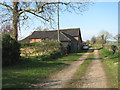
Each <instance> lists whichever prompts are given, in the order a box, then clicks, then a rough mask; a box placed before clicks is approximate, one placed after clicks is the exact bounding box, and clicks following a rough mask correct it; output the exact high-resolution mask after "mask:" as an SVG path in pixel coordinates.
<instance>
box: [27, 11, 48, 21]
mask: <svg viewBox="0 0 120 90" xmlns="http://www.w3.org/2000/svg"><path fill="white" fill-rule="evenodd" d="M26 12H29V13H31V14H33V15H35V16H37V17H40V18H42V19H43V20H45V21H48V22H49V20H48V19H45V18H43V17H42V16H39V15H37V14H35V13H33V12H31V11H26Z"/></svg>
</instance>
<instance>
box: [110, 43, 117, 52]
mask: <svg viewBox="0 0 120 90" xmlns="http://www.w3.org/2000/svg"><path fill="white" fill-rule="evenodd" d="M111 49H112V50H113V54H115V52H116V50H117V46H115V45H111Z"/></svg>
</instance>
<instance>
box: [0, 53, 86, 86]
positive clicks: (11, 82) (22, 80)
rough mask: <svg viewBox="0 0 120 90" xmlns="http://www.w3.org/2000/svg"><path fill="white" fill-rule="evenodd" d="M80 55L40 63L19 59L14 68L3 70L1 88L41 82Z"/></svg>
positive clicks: (70, 55)
mask: <svg viewBox="0 0 120 90" xmlns="http://www.w3.org/2000/svg"><path fill="white" fill-rule="evenodd" d="M85 52H86V51H82V52H81V53H72V54H69V55H66V56H64V57H61V58H58V59H54V60H47V61H41V60H38V59H39V58H36V57H29V58H25V57H22V58H21V62H19V63H17V64H15V65H14V66H9V67H4V68H3V73H2V75H3V77H2V80H3V81H2V86H3V88H24V87H28V86H30V85H31V84H35V83H37V82H40V81H43V80H45V79H47V78H49V77H50V76H51V75H53V74H54V73H56V72H58V71H60V70H62V69H63V68H65V67H67V66H69V64H70V63H71V62H73V61H75V60H77V59H78V58H80V56H82V55H83V54H84V53H85Z"/></svg>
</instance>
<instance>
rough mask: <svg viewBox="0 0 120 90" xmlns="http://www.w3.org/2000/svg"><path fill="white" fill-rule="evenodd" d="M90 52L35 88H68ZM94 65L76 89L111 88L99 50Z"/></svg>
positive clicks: (93, 61) (95, 55)
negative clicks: (67, 85) (68, 84)
mask: <svg viewBox="0 0 120 90" xmlns="http://www.w3.org/2000/svg"><path fill="white" fill-rule="evenodd" d="M88 55H89V52H88V53H86V54H84V55H83V56H82V57H81V58H80V59H79V60H77V61H75V62H73V63H72V64H71V65H70V66H69V67H68V68H65V69H63V70H62V71H60V72H58V73H57V74H56V75H54V76H52V77H51V78H50V79H49V80H47V81H44V82H40V83H38V84H35V85H34V87H35V88H66V87H65V85H66V84H67V83H68V82H69V81H70V80H71V79H72V77H73V75H74V74H75V73H76V71H77V70H78V69H79V68H80V65H81V64H82V63H83V61H84V60H85V59H86V58H87V57H88ZM91 60H92V63H91V64H90V66H89V67H88V69H87V70H86V73H85V75H84V76H83V77H82V78H81V79H80V82H79V83H83V86H81V84H79V83H77V87H76V88H109V87H108V85H107V78H106V75H105V72H104V69H103V66H102V63H101V60H100V57H99V52H98V50H94V57H93V58H92V59H91Z"/></svg>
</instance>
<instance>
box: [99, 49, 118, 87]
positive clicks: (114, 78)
mask: <svg viewBox="0 0 120 90" xmlns="http://www.w3.org/2000/svg"><path fill="white" fill-rule="evenodd" d="M100 56H101V58H102V60H103V64H104V68H105V71H106V74H107V77H108V80H109V81H108V83H109V85H110V86H111V87H112V88H118V62H119V60H118V52H116V53H115V54H114V55H113V52H112V51H109V50H107V49H105V48H103V49H101V50H100Z"/></svg>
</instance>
